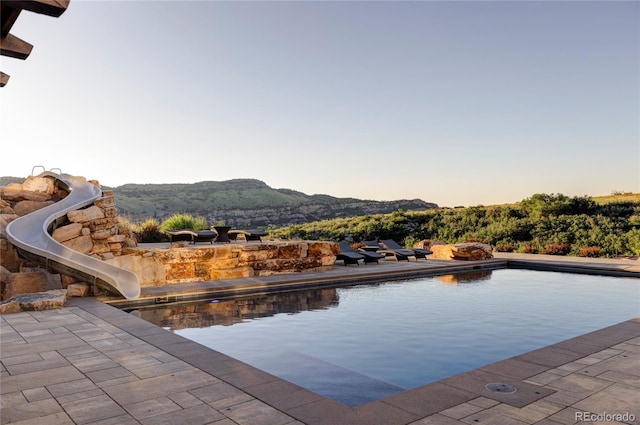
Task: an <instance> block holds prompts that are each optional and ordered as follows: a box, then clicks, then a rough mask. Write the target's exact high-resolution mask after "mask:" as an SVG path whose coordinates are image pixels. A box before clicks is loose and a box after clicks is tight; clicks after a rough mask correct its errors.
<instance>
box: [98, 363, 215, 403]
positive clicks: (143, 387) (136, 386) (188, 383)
mask: <svg viewBox="0 0 640 425" xmlns="http://www.w3.org/2000/svg"><path fill="white" fill-rule="evenodd" d="M215 381H216V379H215V378H213V377H211V376H210V375H207V374H206V373H203V372H202V371H200V370H197V369H192V370H186V371H182V372H175V373H171V374H168V375H163V376H156V377H153V378H148V379H142V380H138V381H132V382H126V383H123V384H118V385H113V386H109V387H105V388H104V391H105V392H106V393H107V394H109V395H110V396H111V397H113V399H114V400H115V401H116V402H118V403H120V404H123V405H124V404H129V403H137V402H140V401H144V400H151V399H154V398H156V397H160V396H163V395H166V394H172V393H176V392H182V391H186V390H189V389H195V388H199V387H203V386H206V385H209V384H211V383H214V382H215Z"/></svg>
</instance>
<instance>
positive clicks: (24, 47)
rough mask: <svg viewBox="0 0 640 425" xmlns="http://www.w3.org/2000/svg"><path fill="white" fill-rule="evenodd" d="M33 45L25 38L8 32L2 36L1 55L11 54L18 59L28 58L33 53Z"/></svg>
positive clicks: (0, 42)
mask: <svg viewBox="0 0 640 425" xmlns="http://www.w3.org/2000/svg"><path fill="white" fill-rule="evenodd" d="M31 50H33V45H31V44H29V43H27V42H26V41H24V40H20V39H19V38H18V37H16V36H15V35H11V34H7V36H6V37H3V38H0V55H2V56H9V57H11V58H16V59H26V58H28V57H29V55H30V54H31Z"/></svg>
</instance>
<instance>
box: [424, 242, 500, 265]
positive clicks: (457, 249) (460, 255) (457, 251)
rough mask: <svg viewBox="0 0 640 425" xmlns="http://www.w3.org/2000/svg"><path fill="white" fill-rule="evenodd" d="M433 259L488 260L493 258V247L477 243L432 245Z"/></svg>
mask: <svg viewBox="0 0 640 425" xmlns="http://www.w3.org/2000/svg"><path fill="white" fill-rule="evenodd" d="M430 249H431V251H433V256H432V258H434V259H437V260H463V261H474V260H488V259H490V258H493V253H492V249H491V245H488V244H484V243H477V242H470V243H461V244H455V245H432V246H431V248H430Z"/></svg>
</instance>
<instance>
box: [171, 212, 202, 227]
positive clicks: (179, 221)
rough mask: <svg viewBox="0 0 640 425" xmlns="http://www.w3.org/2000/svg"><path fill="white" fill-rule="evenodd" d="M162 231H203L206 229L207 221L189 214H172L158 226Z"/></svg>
mask: <svg viewBox="0 0 640 425" xmlns="http://www.w3.org/2000/svg"><path fill="white" fill-rule="evenodd" d="M160 227H161V229H162V230H203V229H208V226H207V219H206V218H204V217H200V216H198V217H194V216H192V215H191V214H184V213H182V214H174V215H172V216H171V217H169V218H168V219H166V220H165V221H163V222H162V224H161V225H160Z"/></svg>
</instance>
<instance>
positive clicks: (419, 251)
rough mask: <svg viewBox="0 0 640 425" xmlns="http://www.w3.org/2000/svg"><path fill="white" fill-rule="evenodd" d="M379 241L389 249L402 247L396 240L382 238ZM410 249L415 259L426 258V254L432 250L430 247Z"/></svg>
mask: <svg viewBox="0 0 640 425" xmlns="http://www.w3.org/2000/svg"><path fill="white" fill-rule="evenodd" d="M380 242H382V244H383V245H384V246H386V247H387V248H389V249H394V250H398V249H401V250H403V249H404V248H402V247H401V246H400V244H398V242H396V241H394V240H393V239H382V240H380ZM411 251H413V255H414V257H416V261H418V258H424V259H425V260H426V259H427V255H431V254H433V251H431V250H430V249H423V248H411Z"/></svg>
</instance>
